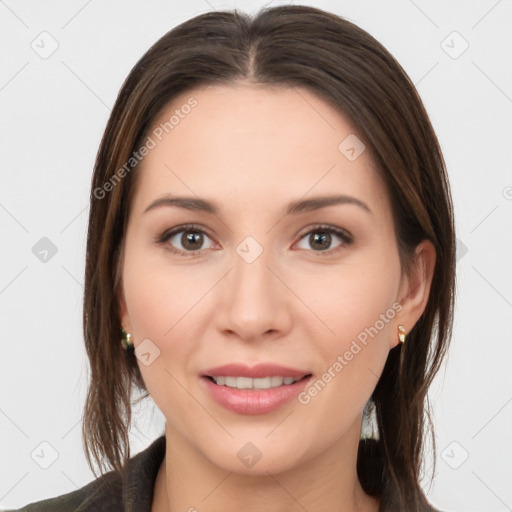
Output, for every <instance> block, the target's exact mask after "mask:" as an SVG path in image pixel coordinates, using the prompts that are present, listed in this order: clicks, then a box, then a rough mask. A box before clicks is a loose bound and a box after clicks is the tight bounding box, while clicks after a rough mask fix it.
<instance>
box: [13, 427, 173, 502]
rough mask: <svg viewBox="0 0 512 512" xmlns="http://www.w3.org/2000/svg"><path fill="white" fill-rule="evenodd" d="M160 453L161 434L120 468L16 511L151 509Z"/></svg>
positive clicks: (161, 450) (162, 443)
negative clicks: (59, 494)
mask: <svg viewBox="0 0 512 512" xmlns="http://www.w3.org/2000/svg"><path fill="white" fill-rule="evenodd" d="M164 456H165V435H163V436H161V437H159V438H158V439H156V440H155V441H153V443H152V444H151V445H150V446H148V447H147V448H146V449H145V450H144V451H142V452H140V453H138V454H137V455H135V456H134V457H132V458H131V459H129V460H128V461H127V463H126V465H125V467H124V468H123V470H122V471H110V472H109V473H105V474H104V475H102V476H100V477H99V478H97V479H96V480H93V481H92V482H90V483H88V484H87V485H85V486H84V487H81V488H80V489H77V490H76V491H72V492H70V493H67V494H63V495H61V496H57V497H56V498H50V499H46V500H42V501H37V502H35V503H31V504H29V505H26V506H25V507H23V508H20V509H18V510H17V511H16V512H93V511H94V512H101V511H109V512H151V504H152V501H153V489H154V487H155V481H156V476H157V473H158V470H159V468H160V465H161V463H162V460H163V459H164ZM6 512H15V511H6Z"/></svg>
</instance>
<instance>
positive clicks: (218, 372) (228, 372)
mask: <svg viewBox="0 0 512 512" xmlns="http://www.w3.org/2000/svg"><path fill="white" fill-rule="evenodd" d="M204 375H205V376H207V377H222V376H233V377H250V378H252V379H258V378H264V377H293V378H294V379H298V378H302V377H305V376H306V375H310V372H307V371H304V370H298V369H296V368H288V367H286V366H281V365H277V364H272V363H259V364H256V365H254V366H247V365H245V364H241V363H229V364H224V365H222V366H216V367H215V368H210V369H209V370H206V371H205V372H204Z"/></svg>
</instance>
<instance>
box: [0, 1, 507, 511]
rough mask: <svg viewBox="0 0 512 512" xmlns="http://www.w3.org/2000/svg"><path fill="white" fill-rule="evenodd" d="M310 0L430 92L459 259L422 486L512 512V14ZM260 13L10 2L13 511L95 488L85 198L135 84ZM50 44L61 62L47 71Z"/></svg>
mask: <svg viewBox="0 0 512 512" xmlns="http://www.w3.org/2000/svg"><path fill="white" fill-rule="evenodd" d="M269 3H270V4H272V5H276V4H278V3H283V2H267V4H269ZM284 3H286V2H284ZM303 3H306V4H309V5H314V6H317V7H320V8H324V9H327V10H331V11H333V12H335V13H337V14H340V15H342V16H344V17H347V18H348V19H350V20H351V21H354V22H356V23H357V24H359V25H360V26H361V27H363V28H364V29H366V30H368V31H369V32H370V33H371V34H372V35H374V36H375V37H376V38H377V39H379V40H380V41H381V42H382V43H383V44H384V45H385V46H386V47H387V48H388V49H389V50H390V51H391V52H392V53H393V54H394V55H395V56H396V57H397V59H398V60H399V61H400V63H401V64H402V65H403V67H404V68H405V69H406V71H407V72H408V74H409V75H410V76H411V78H412V80H413V81H414V82H415V83H416V84H417V87H418V90H419V92H420V94H421V96H422V98H423V100H424V102H425V105H426V107H427V110H428V112H429V114H430V116H431V119H432V122H433V124H434V128H435V129H436V131H437V134H438V136H439V139H440V141H441V145H442V148H443V151H444V155H445V157H446V161H447V165H448V169H449V174H450V179H451V183H452V188H453V196H454V203H455V210H456V224H457V230H458V233H457V234H458V238H459V253H458V257H459V262H458V299H457V311H456V324H455V332H454V339H453V344H452V346H451V350H450V353H449V358H448V361H447V365H446V366H445V368H444V369H443V371H442V372H441V374H440V375H439V377H438V378H437V379H436V381H435V386H434V387H433V388H432V390H431V393H430V396H431V400H432V402H433V409H434V419H435V427H436V436H437V437H436V442H437V448H438V455H437V468H436V474H435V477H434V480H433V482H432V485H431V486H430V485H429V484H430V480H429V478H427V477H426V478H425V479H424V481H423V483H424V486H425V489H426V490H427V492H428V496H429V499H430V500H431V501H432V502H433V503H434V504H435V505H436V506H438V507H440V508H442V509H444V510H446V511H450V510H451V511H464V512H469V511H485V512H493V511H496V512H498V511H504V510H512V486H511V485H510V482H511V476H512V470H511V467H512V462H511V461H512V441H511V435H510V432H512V429H511V425H512V386H511V374H512V372H511V370H512V357H511V356H512V346H511V343H510V319H511V309H512V286H511V284H512V283H511V281H512V279H511V277H512V270H511V261H512V259H511V253H512V247H511V245H512V237H511V236H510V235H511V234H512V229H511V227H512V226H511V224H512V222H511V220H512V216H511V210H512V176H511V173H510V165H511V161H512V149H511V148H512V122H511V117H510V115H511V112H512V68H511V62H512V58H511V57H512V48H511V42H510V27H511V21H512V2H511V1H510V0H501V1H496V0H490V1H487V0H486V1H472V2H467V1H450V2H442V1H440V0H439V1H436V2H426V1H420V0H415V1H414V2H413V1H412V0H411V1H410V0H402V1H393V2H391V1H386V2H381V1H368V0H364V1H357V2H356V1H341V2H334V1H331V2H329V1H314V2H303ZM264 4H265V2H263V1H261V2H257V1H254V2H249V1H247V2H224V3H222V2H216V1H214V0H209V1H202V0H197V1H191V2H187V3H186V5H185V2H180V3H179V2H169V1H167V2H163V1H145V2H142V1H139V2H134V1H131V2H128V1H102V2H100V1H98V0H89V1H83V0H81V1H75V0H72V1H66V2H64V1H53V2H49V1H48V2H38V1H15V0H5V1H0V19H1V22H2V29H1V31H0V52H1V59H2V61H1V62H2V65H1V69H0V102H1V109H2V117H1V121H2V122H1V128H0V129H1V133H0V144H1V155H2V156H1V184H2V185H1V189H0V222H1V230H2V231H1V247H2V259H1V266H0V307H1V309H2V323H1V329H2V330H1V336H0V343H1V344H2V348H1V350H2V352H1V359H0V379H1V388H0V389H1V391H2V395H1V404H0V432H1V437H0V450H1V452H0V460H1V472H0V508H6V507H19V506H21V505H24V504H26V503H28V502H31V501H35V500H39V499H43V498H48V497H52V496H56V495H59V494H62V493H65V492H70V491H73V490H75V489H76V488H78V487H81V486H83V485H85V484H86V483H87V482H89V481H90V480H92V479H93V475H92V473H91V472H90V471H89V469H88V467H87V465H86V463H85V458H84V455H83V451H82V444H81V437H80V422H81V414H82V406H83V401H84V397H85V392H86V386H87V375H88V369H87V364H86V356H85V351H84V348H83V346H82V345H83V341H82V333H81V308H82V291H83V286H82V283H83V271H84V253H85V236H86V223H87V217H88V194H89V184H90V178H91V173H92V168H93V162H94V158H95V153H96V151H97V148H98V145H99V142H100V138H101V135H102V132H103V129H104V127H105V124H106V121H107V118H108V115H109V112H110V107H111V106H112V105H113V103H114V100H115V98H116V95H117V93H118V90H119V88H120V86H121V84H122V82H123V80H124V78H125V77H126V75H127V74H128V72H129V71H130V69H131V68H132V66H133V65H134V64H135V63H136V61H137V60H138V59H139V58H140V57H141V55H142V54H143V53H144V52H145V51H146V50H147V49H148V48H149V46H150V45H151V44H152V43H153V42H155V41H156V40H157V39H158V38H159V37H160V36H162V35H163V34H164V33H165V32H167V31H168V30H169V29H171V28H172V27H173V26H175V25H176V24H178V23H180V22H182V21H184V20H185V19H188V18H190V17H192V16H194V15H197V14H199V13H202V12H205V11H209V10H212V9H223V8H233V7H238V8H239V9H241V10H244V11H247V12H254V11H256V10H257V9H258V8H259V7H261V6H263V5H264ZM43 31H46V32H48V33H49V34H50V36H48V35H44V34H43V35H40V34H41V32H43ZM454 31H456V32H457V34H453V32H454ZM52 39H53V40H55V41H56V42H57V44H58V48H57V50H56V51H55V52H54V53H53V54H52V55H50V56H48V57H47V58H42V56H41V53H43V52H45V51H49V50H50V49H51V45H52V44H56V43H54V42H52ZM443 41H444V42H443ZM465 42H467V44H469V47H468V48H467V50H466V51H464V53H462V54H461V55H459V53H460V52H461V51H462V50H463V49H464V47H465V45H466V43H465ZM31 45H32V46H34V47H35V48H37V50H38V52H39V53H38V52H36V51H35V50H34V49H33V48H32V46H31ZM43 56H46V55H43ZM455 57H456V58H455ZM43 237H48V238H49V239H50V240H51V241H52V242H53V244H55V246H56V248H57V252H56V254H55V255H53V256H52V255H51V253H49V254H48V256H47V261H46V262H42V261H40V259H38V257H36V255H35V254H34V253H33V251H32V248H33V247H34V246H35V245H36V243H37V242H38V241H39V240H40V239H41V238H43ZM36 253H37V251H36ZM42 256H43V255H42V254H41V255H40V257H42ZM137 418H138V419H137V421H136V424H135V426H134V428H133V429H132V434H131V439H132V453H136V452H138V451H140V450H141V449H143V448H145V447H146V446H148V445H149V443H150V442H151V441H152V440H153V439H155V438H156V437H157V436H158V435H160V433H161V432H162V431H163V417H162V415H161V413H160V412H159V411H158V409H156V407H155V406H154V405H153V404H152V402H150V401H147V402H146V404H145V405H144V406H143V407H141V408H140V410H139V411H138V413H137ZM42 442H46V443H49V445H51V447H50V446H48V445H47V444H43V445H41V443H42ZM31 454H32V455H31ZM55 457H57V458H56V460H55V461H54V462H52V461H53V459H54V458H55ZM466 457H467V459H466ZM465 459H466V460H465ZM50 463H51V465H49V467H48V468H47V469H43V467H41V466H45V465H48V464H50ZM431 463H432V461H431V460H430V459H428V460H427V464H426V466H427V469H428V468H429V466H430V465H431Z"/></svg>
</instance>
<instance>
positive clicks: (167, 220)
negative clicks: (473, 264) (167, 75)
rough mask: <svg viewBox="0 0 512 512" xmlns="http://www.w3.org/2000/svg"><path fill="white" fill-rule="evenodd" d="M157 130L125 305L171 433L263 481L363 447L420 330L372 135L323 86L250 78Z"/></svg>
mask: <svg viewBox="0 0 512 512" xmlns="http://www.w3.org/2000/svg"><path fill="white" fill-rule="evenodd" d="M187 105H188V106H187ZM172 116H174V117H172ZM166 122H167V125H166V126H164V125H165V123H166ZM149 135H150V137H151V139H152V142H150V141H149V139H148V141H147V147H148V152H147V155H146V156H145V157H144V158H143V160H142V164H141V167H140V168H139V169H138V170H137V171H133V172H137V173H139V176H138V184H137V189H136V192H135V195H134V198H133V202H132V204H131V210H130V217H129V222H128V227H127V233H126V239H125V248H124V256H123V272H122V290H121V294H120V304H121V313H122V322H123V326H124V327H125V329H127V330H128V331H129V332H130V333H131V334H132V335H133V339H134V344H135V347H136V354H137V358H138V359H137V362H138V365H139V367H140V370H141V372H142V376H143V378H144V381H145V383H146V386H147V389H148V391H149V392H150V394H151V396H152V398H153V399H154V401H155V403H156V404H157V406H158V407H159V409H160V410H161V411H162V413H163V414H164V415H165V417H166V420H167V432H168V433H169V434H172V438H171V440H170V441H169V442H171V443H172V442H174V443H176V445H177V446H178V445H179V446H187V447H188V448H189V449H191V451H192V452H194V454H195V456H198V457H201V458H202V459H203V460H204V458H205V459H207V460H209V461H210V462H211V463H213V464H215V465H216V466H219V467H221V468H224V469H226V470H229V471H236V472H242V473H243V472H245V473H251V474H255V473H256V474H257V473H261V474H263V473H265V472H266V471H270V472H277V471H282V470H285V469H289V468H291V467H295V466H297V465H299V464H301V463H305V462H307V461H311V460H312V459H313V458H314V457H316V456H318V455H320V454H322V453H325V452H326V451H327V449H329V448H333V450H331V453H332V454H333V456H335V454H336V453H337V450H336V448H335V447H338V448H340V447H342V446H345V445H346V446H355V447H356V448H357V440H358V439H359V435H360V426H361V423H360V421H361V411H362V409H363V407H364V404H365V403H366V402H367V400H368V398H369V397H370V395H371V394H372V392H373V390H374V388H375V385H376V383H377V381H378V378H379V376H380V375H381V372H382V369H383V366H384V363H385V361H386V358H387V355H388V352H389V350H390V349H391V348H392V347H394V346H395V345H396V344H397V343H398V340H397V326H398V324H400V323H406V322H404V318H403V312H401V311H400V310H401V307H402V306H401V305H400V303H399V302H400V299H401V298H402V297H403V290H404V288H403V283H402V282H401V268H400V262H399V256H398V252H397V244H396V239H395V234H394V227H393V220H392V212H391V206H390V203H389V199H388V194H387V192H386V189H385V185H384V182H383V181H382V180H381V178H380V177H379V175H378V174H377V172H376V171H375V169H374V168H373V167H372V159H371V156H370V152H369V151H368V150H364V146H363V145H362V143H361V141H360V140H359V139H358V138H357V135H356V134H355V129H354V128H353V126H351V124H350V123H349V122H348V121H347V120H346V119H345V118H344V117H342V116H340V115H339V114H338V113H337V112H335V111H334V110H333V109H332V108H330V107H329V105H328V104H327V103H325V102H324V101H322V100H321V99H319V98H318V97H316V96H315V95H313V94H312V93H310V92H308V91H307V90H305V89H301V88H296V89H285V88H269V87H259V88H257V87H254V86H247V85H238V86H233V87H228V86H209V87H206V88H202V89H195V90H193V91H188V92H186V93H184V94H182V95H181V96H179V97H177V98H175V99H174V100H173V102H172V104H171V105H169V106H168V108H166V109H165V111H163V112H162V113H161V115H160V116H159V118H158V119H157V121H156V123H155V125H154V127H153V129H152V131H150V133H149ZM335 197H337V198H339V201H336V202H335V201H334V200H333V201H330V202H326V203H325V204H322V203H320V202H318V203H317V202H315V199H318V198H322V199H325V198H335ZM176 198H186V200H185V199H183V200H181V201H180V202H179V203H174V204H173V203H171V201H170V200H171V199H173V200H174V199H176ZM180 204H181V206H180ZM318 206H320V207H318ZM224 365H241V366H240V367H231V368H225V369H220V370H215V368H217V367H220V366H224ZM257 365H259V366H258V367H257V368H254V367H255V366H257ZM265 365H267V366H265ZM268 365H276V366H279V367H284V368H272V367H269V366H268ZM212 376H213V377H215V376H217V377H219V376H220V377H223V376H224V377H233V378H228V379H225V380H224V384H223V383H222V379H217V383H215V382H214V380H212V379H211V377H212ZM236 377H241V378H240V379H238V380H237V379H234V378H236ZM251 377H252V378H251ZM266 377H276V378H274V379H269V378H266ZM278 377H291V378H294V379H302V380H299V381H298V382H296V383H295V384H288V382H289V380H288V379H287V380H286V382H287V383H285V381H284V380H283V379H279V378H278ZM303 377H304V378H303ZM253 378H255V379H256V380H253ZM315 383H316V386H315V385H314V384H315ZM236 385H238V386H239V387H241V388H244V387H245V386H248V387H249V388H251V389H249V388H247V389H238V388H236V387H234V386H236ZM268 386H272V387H271V388H268ZM254 387H257V389H254ZM266 388H268V389H266ZM356 448H355V449H356Z"/></svg>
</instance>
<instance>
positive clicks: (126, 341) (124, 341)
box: [121, 327, 133, 350]
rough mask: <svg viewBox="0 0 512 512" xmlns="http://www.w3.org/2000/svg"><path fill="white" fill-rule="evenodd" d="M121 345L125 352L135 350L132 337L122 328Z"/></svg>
mask: <svg viewBox="0 0 512 512" xmlns="http://www.w3.org/2000/svg"><path fill="white" fill-rule="evenodd" d="M121 345H122V346H123V348H124V349H125V350H130V349H133V343H132V335H131V334H130V333H129V332H126V331H125V330H124V329H123V328H122V327H121Z"/></svg>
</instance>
